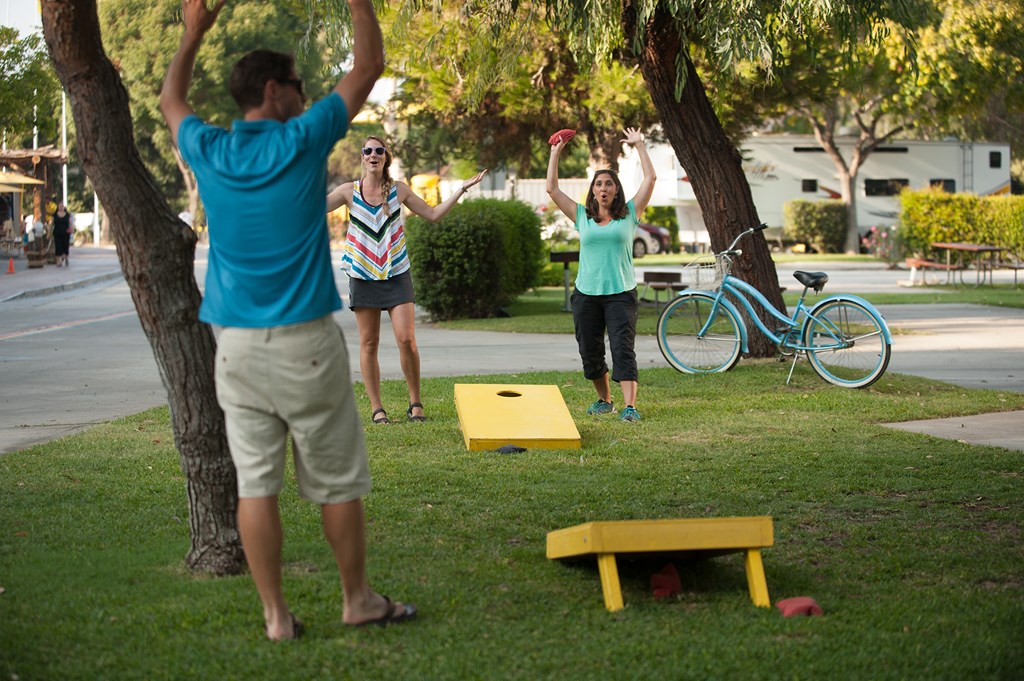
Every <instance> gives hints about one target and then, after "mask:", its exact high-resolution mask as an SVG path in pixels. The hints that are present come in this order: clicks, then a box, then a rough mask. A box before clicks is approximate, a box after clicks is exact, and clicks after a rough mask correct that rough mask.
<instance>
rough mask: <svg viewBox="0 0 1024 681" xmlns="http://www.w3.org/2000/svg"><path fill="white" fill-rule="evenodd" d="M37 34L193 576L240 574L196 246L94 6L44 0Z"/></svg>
mask: <svg viewBox="0 0 1024 681" xmlns="http://www.w3.org/2000/svg"><path fill="white" fill-rule="evenodd" d="M42 19H43V35H44V37H45V39H46V46H47V48H48V49H49V52H50V58H51V59H52V60H53V63H54V66H55V67H56V71H57V75H58V77H59V78H60V81H61V83H62V84H63V85H64V88H65V90H66V91H67V94H68V99H69V101H70V102H71V110H72V113H73V115H74V120H75V127H76V130H77V132H78V152H79V156H80V157H81V159H82V165H83V167H84V169H85V172H86V174H87V175H88V177H89V180H90V181H91V182H92V184H93V186H94V187H95V190H96V193H97V195H98V196H99V197H100V200H101V201H102V202H103V207H104V209H105V210H106V212H107V214H108V215H109V216H110V227H111V232H112V237H113V239H114V241H115V243H116V245H117V255H118V258H119V260H120V262H121V269H122V270H123V271H124V276H125V280H126V281H127V282H128V286H129V288H130V289H131V294H132V300H133V301H134V302H135V309H136V310H137V312H138V315H139V321H140V322H141V323H142V329H143V331H144V332H145V333H146V337H147V338H148V339H149V343H150V345H151V346H152V348H153V354H154V356H155V358H156V363H157V367H158V368H159V370H160V377H161V379H162V380H163V384H164V387H165V388H166V389H167V399H168V402H169V404H170V407H171V423H172V426H173V429H174V440H175V444H176V445H177V447H178V451H179V452H180V453H181V466H182V470H183V472H184V474H185V480H186V488H187V492H188V501H189V528H190V531H191V538H192V545H191V549H190V551H189V552H188V555H187V557H186V563H187V564H188V566H189V567H190V568H191V569H193V570H196V571H203V572H212V573H215V574H237V573H238V572H240V571H241V569H242V567H243V565H244V558H243V554H242V549H241V543H240V541H239V536H238V531H237V528H236V519H235V513H236V509H237V504H238V492H237V488H236V481H235V469H234V466H233V465H232V462H231V457H230V455H229V453H228V446H227V437H226V433H225V428H224V416H223V414H222V412H221V410H220V407H219V406H218V405H217V399H216V393H215V390H214V382H213V368H214V351H215V341H214V338H213V334H212V332H211V330H210V327H209V326H207V325H206V324H203V323H202V322H200V321H199V319H198V311H199V302H200V294H199V289H198V287H197V286H196V282H195V273H194V271H193V258H194V253H195V243H196V238H195V235H194V233H193V232H192V230H191V229H188V228H187V226H186V225H185V224H184V223H182V222H181V221H180V220H178V219H177V218H176V217H175V216H174V214H173V212H172V211H171V209H170V206H168V205H167V202H166V201H165V200H164V198H163V197H162V196H161V195H160V192H159V190H158V189H157V186H156V183H155V182H154V180H153V177H152V176H151V175H150V174H149V172H148V171H147V170H146V167H145V166H144V165H143V163H142V159H141V158H140V157H139V154H138V151H137V149H136V147H135V142H134V139H133V137H132V132H131V131H132V118H131V114H130V111H129V107H128V93H127V92H126V91H125V89H124V85H123V84H122V82H121V79H120V77H119V76H118V74H117V71H116V70H115V69H114V67H113V65H112V64H111V63H110V61H109V60H108V59H107V57H106V55H105V54H104V52H103V45H102V43H101V38H100V27H99V19H98V17H97V15H96V1H95V0H44V2H43V3H42Z"/></svg>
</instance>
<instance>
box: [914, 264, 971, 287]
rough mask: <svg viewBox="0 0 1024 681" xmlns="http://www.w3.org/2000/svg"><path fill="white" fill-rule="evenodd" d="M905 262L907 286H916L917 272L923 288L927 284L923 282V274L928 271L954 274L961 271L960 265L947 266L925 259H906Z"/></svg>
mask: <svg viewBox="0 0 1024 681" xmlns="http://www.w3.org/2000/svg"><path fill="white" fill-rule="evenodd" d="M905 262H906V264H907V267H909V268H910V281H909V283H908V285H909V286H916V285H917V281H916V279H917V271H918V270H921V285H922V286H924V285H925V284H926V283H927V281H926V280H925V272H926V271H928V270H936V271H944V272H955V271H957V270H962V269H963V267H962V266H960V265H956V264H947V263H944V262H938V261H937V260H927V259H925V258H907V259H906V261H905Z"/></svg>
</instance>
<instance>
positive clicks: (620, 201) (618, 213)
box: [583, 168, 629, 220]
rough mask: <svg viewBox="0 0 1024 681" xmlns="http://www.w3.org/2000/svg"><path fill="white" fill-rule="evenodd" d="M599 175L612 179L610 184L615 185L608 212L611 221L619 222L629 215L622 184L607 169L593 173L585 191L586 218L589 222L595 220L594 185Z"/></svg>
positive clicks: (616, 176)
mask: <svg viewBox="0 0 1024 681" xmlns="http://www.w3.org/2000/svg"><path fill="white" fill-rule="evenodd" d="M601 175H608V176H609V177H611V178H612V182H614V183H615V189H616V191H615V198H614V199H612V205H611V207H610V208H609V212H610V213H611V214H612V219H613V220H621V219H622V218H624V217H626V215H628V214H629V211H628V210H626V197H625V195H624V194H625V192H623V191H622V183H621V182H619V176H618V175H616V174H615V173H614V172H612V171H611V170H608V169H607V168H606V169H604V170H598V171H597V172H596V173H594V179H592V180H591V181H590V189H589V190H587V202H586V203H585V204H583V205H584V206H585V207H586V209H587V217H588V218H590V219H591V220H596V219H597V215H598V210H597V199H596V198H594V183H595V182H597V178H599V177H600V176H601Z"/></svg>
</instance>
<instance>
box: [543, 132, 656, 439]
mask: <svg viewBox="0 0 1024 681" xmlns="http://www.w3.org/2000/svg"><path fill="white" fill-rule="evenodd" d="M625 133H626V138H625V139H624V140H622V141H623V142H625V143H626V144H630V145H632V146H634V147H635V148H636V150H637V153H638V154H639V156H640V164H641V166H642V168H643V172H644V177H643V180H642V181H641V182H640V186H639V188H638V189H637V191H636V194H635V195H634V196H633V198H632V199H630V200H629V201H626V197H625V196H624V194H623V191H622V183H621V182H619V178H618V175H616V174H615V173H614V172H612V171H611V170H598V171H597V172H596V173H594V178H593V180H592V181H591V183H590V189H589V190H588V191H587V199H586V203H585V204H582V205H581V204H577V203H576V202H575V201H573V200H572V199H571V198H569V197H568V196H567V195H566V194H565V192H563V191H562V190H561V189H559V188H558V159H559V156H560V154H561V153H562V149H563V148H565V145H566V143H567V142H568V141H569V139H571V136H565V135H562V136H559V137H553V138H552V139H553V140H554V143H553V144H552V145H551V157H550V159H549V161H548V175H547V191H548V195H549V196H550V197H551V200H552V201H554V202H555V205H556V206H558V209H559V210H561V211H562V212H563V213H564V214H565V215H566V216H567V217H568V218H570V219H571V220H573V221H574V223H575V227H576V230H577V231H579V234H580V265H579V272H578V273H577V275H576V286H575V290H574V291H573V293H572V297H571V303H572V319H573V325H574V326H575V328H576V342H577V344H578V345H579V350H580V357H581V358H582V360H583V375H584V376H586V377H587V378H588V379H590V380H591V381H593V383H594V388H595V389H596V390H597V401H596V402H594V403H593V404H592V405H590V408H589V409H587V413H588V414H593V415H601V414H611V413H614V412H615V407H614V405H613V402H612V395H611V385H610V383H609V381H608V365H607V363H606V362H605V346H604V336H605V332H607V334H608V343H609V345H610V346H611V353H612V374H611V380H613V381H615V382H616V383H618V384H619V385H620V386H621V387H622V398H623V402H625V408H624V409H623V410H622V412H621V414H620V415H619V418H620V419H621V420H623V421H639V420H640V413H639V412H638V411H637V410H636V396H637V386H638V381H639V370H638V369H637V364H636V352H635V350H634V343H635V339H636V321H637V314H638V312H639V301H638V299H637V294H636V274H635V273H634V271H633V237H634V235H635V234H636V226H637V225H638V224H639V222H640V218H639V216H640V215H641V214H642V213H643V212H644V209H645V208H647V204H648V202H649V201H650V200H651V195H652V194H653V193H654V182H655V180H656V179H657V176H656V175H655V172H654V164H653V163H651V158H650V156H649V155H648V153H647V147H646V146H645V145H644V140H643V136H642V135H641V134H640V131H639V130H637V129H636V128H626V130H625Z"/></svg>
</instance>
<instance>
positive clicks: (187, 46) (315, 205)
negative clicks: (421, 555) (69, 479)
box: [160, 0, 416, 640]
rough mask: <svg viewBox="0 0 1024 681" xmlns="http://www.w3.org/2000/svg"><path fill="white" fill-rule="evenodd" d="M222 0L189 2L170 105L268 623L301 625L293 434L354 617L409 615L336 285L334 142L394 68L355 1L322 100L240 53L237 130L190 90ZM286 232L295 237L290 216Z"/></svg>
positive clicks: (369, 12)
mask: <svg viewBox="0 0 1024 681" xmlns="http://www.w3.org/2000/svg"><path fill="white" fill-rule="evenodd" d="M223 6H224V1H223V0H221V2H219V3H218V4H217V5H215V6H214V7H213V8H212V9H208V8H207V6H206V0H184V2H183V3H182V9H183V16H184V22H185V32H184V34H183V36H182V38H181V44H180V46H179V47H178V51H177V53H176V54H175V55H174V58H173V60H172V61H171V64H170V66H169V67H168V69H167V75H166V77H165V79H164V85H163V90H162V92H161V95H160V108H161V110H162V111H163V114H164V118H165V119H166V121H167V124H168V127H169V128H170V130H171V137H172V140H173V142H174V143H175V144H176V145H177V146H178V148H179V150H180V151H181V155H182V157H183V158H184V159H185V160H186V161H187V162H188V164H189V165H190V166H191V168H192V170H193V171H194V172H195V175H196V178H197V180H198V185H199V192H200V195H201V197H202V200H203V203H204V204H205V206H206V212H207V216H208V219H209V225H210V251H209V265H208V269H207V277H206V293H205V296H204V298H203V302H202V305H201V307H200V312H199V317H200V319H201V320H203V321H204V322H208V323H210V324H214V325H215V328H219V329H220V332H219V336H218V343H217V356H216V362H217V366H216V386H217V399H218V402H219V403H220V405H221V407H222V408H223V410H224V416H225V419H226V426H227V435H228V444H229V446H230V449H231V457H232V460H233V461H234V463H235V467H236V469H237V473H238V496H239V500H238V529H239V531H240V533H241V538H242V547H243V548H244V550H245V557H246V561H247V562H248V564H249V570H250V572H251V574H252V578H253V581H254V582H255V584H256V590H257V591H258V593H259V596H260V599H261V600H262V602H263V617H264V622H265V625H266V636H267V638H269V639H271V640H280V639H291V638H295V637H297V636H298V635H299V634H301V633H302V628H303V627H302V623H301V622H300V621H299V620H298V619H296V617H295V616H294V615H293V614H292V612H291V610H290V609H289V607H288V604H287V602H286V601H285V598H284V594H283V592H282V588H281V581H282V574H281V572H282V571H281V550H282V544H283V531H282V527H281V517H280V512H279V508H278V494H279V493H280V491H281V489H282V486H283V478H284V469H285V452H286V445H287V439H288V435H289V434H290V435H291V438H292V443H293V450H294V456H295V471H296V478H297V480H298V487H299V493H300V494H301V495H302V496H303V497H305V498H306V499H309V500H311V501H313V502H315V503H318V504H320V507H321V513H322V518H323V529H324V534H325V535H326V537H327V540H328V542H329V543H330V545H331V548H332V549H333V552H334V556H335V560H336V562H337V564H338V569H339V572H340V576H341V583H342V590H343V594H344V608H343V612H342V620H343V621H344V622H345V623H346V624H350V625H362V624H370V623H374V624H388V623H393V622H401V621H404V620H408V619H411V618H412V617H414V616H415V614H416V608H415V607H414V606H412V605H409V604H404V603H399V602H392V601H391V600H390V599H388V598H387V597H385V596H381V595H379V594H377V593H376V592H374V591H373V590H372V589H371V588H370V584H369V579H368V577H367V574H366V524H365V519H364V516H363V503H362V497H363V496H364V495H365V494H367V493H368V492H369V491H370V471H369V465H368V462H367V455H366V446H365V443H364V440H363V430H362V425H361V423H360V421H359V414H358V412H357V409H356V402H355V394H354V393H353V390H352V379H351V374H350V371H349V365H348V356H347V353H346V350H345V341H344V338H343V337H342V335H341V330H340V329H339V328H338V326H337V325H336V323H335V322H334V318H333V316H332V313H333V312H334V311H336V310H339V309H341V298H340V296H339V295H338V290H337V287H336V286H335V284H334V274H333V268H332V266H331V254H330V244H329V242H328V236H327V220H326V215H325V214H324V194H325V192H326V191H327V175H326V161H327V155H328V154H329V153H330V150H331V148H332V147H333V146H334V144H335V142H337V140H338V139H340V138H341V137H343V136H344V135H345V132H346V131H347V129H348V126H349V124H350V123H351V121H352V118H353V117H354V116H355V115H356V113H357V112H358V111H359V109H360V108H361V107H362V105H363V103H364V102H365V100H366V97H367V96H368V95H369V93H370V90H371V89H372V88H373V85H374V83H375V82H376V80H377V78H378V77H379V76H380V74H381V72H382V71H383V68H384V54H383V44H382V39H381V33H380V27H379V25H378V23H377V17H376V16H375V15H374V12H373V7H372V5H371V4H370V0H349V7H350V8H351V11H352V30H353V34H354V36H355V44H354V48H353V61H352V68H351V70H350V71H349V72H348V73H347V74H346V75H345V76H344V77H343V78H342V79H341V80H340V81H339V82H338V84H337V85H336V86H335V87H334V89H333V90H332V91H331V92H330V93H329V94H328V95H327V96H326V97H324V98H323V99H321V100H320V101H318V102H316V103H315V104H313V105H312V106H310V107H309V108H308V109H306V108H305V103H306V97H305V94H304V91H303V84H302V81H301V80H300V79H299V77H298V75H297V74H296V69H295V60H294V58H293V57H292V56H291V55H287V54H281V53H278V52H271V51H269V50H255V51H253V52H249V53H248V54H246V55H245V56H244V57H242V58H241V59H240V60H239V61H238V62H237V63H236V64H235V66H234V69H233V70H232V72H231V77H230V90H231V94H232V96H233V97H234V98H235V101H236V102H237V103H238V105H239V108H240V109H241V110H242V116H243V119H242V120H238V121H235V122H234V124H233V125H232V127H231V130H230V131H229V130H224V129H221V128H217V127H214V126H211V125H209V124H207V123H205V122H203V121H202V120H200V119H199V118H198V117H197V116H196V115H195V112H194V111H193V109H192V107H191V106H190V105H189V104H188V101H187V94H188V89H189V85H190V83H191V80H192V70H193V67H194V64H195V59H196V55H197V53H198V51H199V47H200V44H201V42H202V39H203V36H204V35H205V34H206V33H207V31H209V30H210V28H211V27H212V26H213V24H214V22H215V21H216V19H217V15H218V14H219V12H220V10H221V9H222V8H223ZM282 229H284V230H287V235H286V236H285V238H282V232H281V230H282Z"/></svg>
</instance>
